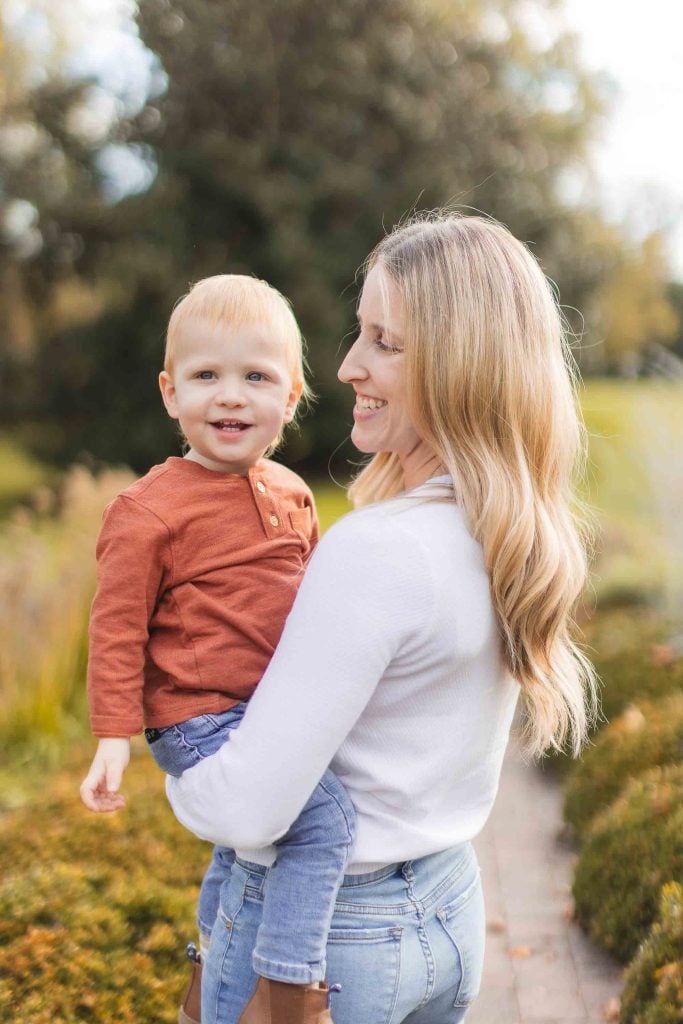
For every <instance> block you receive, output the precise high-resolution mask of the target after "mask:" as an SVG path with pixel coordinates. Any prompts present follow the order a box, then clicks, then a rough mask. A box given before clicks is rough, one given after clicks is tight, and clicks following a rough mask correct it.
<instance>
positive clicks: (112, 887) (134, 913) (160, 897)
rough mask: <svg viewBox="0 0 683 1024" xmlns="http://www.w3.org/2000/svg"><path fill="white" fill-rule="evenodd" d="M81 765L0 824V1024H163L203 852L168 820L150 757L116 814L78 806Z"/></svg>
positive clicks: (172, 1013) (167, 1022) (171, 1017)
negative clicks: (38, 799) (3, 1022)
mask: <svg viewBox="0 0 683 1024" xmlns="http://www.w3.org/2000/svg"><path fill="white" fill-rule="evenodd" d="M85 767H86V765H85V764H84V765H83V767H82V768H79V769H78V770H76V771H71V772H64V773H63V774H61V775H60V776H59V777H58V778H56V779H55V781H54V782H52V783H48V785H47V786H46V789H47V794H46V796H45V797H43V799H42V800H41V802H40V804H38V803H36V804H35V805H34V806H33V807H30V808H29V807H27V808H24V809H23V810H20V811H15V812H12V813H11V814H7V815H6V816H5V817H4V819H2V821H0V877H1V878H2V881H1V882H0V978H1V979H2V981H0V1020H7V1021H9V1020H11V1021H13V1022H16V1024H76V1022H79V1024H82V1022H88V1021H92V1022H98V1024H101V1022H112V1024H113V1022H116V1024H140V1022H142V1021H152V1020H153V1021H154V1022H155V1024H157V1022H158V1024H173V1022H175V1020H176V1019H177V1006H178V1000H179V994H180V993H181V991H182V989H183V986H184V984H185V982H186V978H187V964H186V961H185V959H184V955H183V953H184V946H185V943H186V942H187V941H188V940H189V939H192V938H193V937H194V918H195V901H196V896H197V886H198V884H199V881H200V879H201V875H202V872H203V869H204V867H205V866H206V863H207V861H208V856H209V848H208V846H207V845H206V844H203V843H200V842H199V840H197V839H195V837H194V836H191V835H190V834H189V833H188V832H186V831H185V830H184V829H183V828H182V827H181V826H180V825H179V824H178V823H177V822H176V821H175V819H174V817H173V815H172V813H171V811H170V808H169V807H168V805H167V803H166V799H165V796H164V792H163V776H162V774H161V772H160V771H159V770H158V769H157V768H156V766H155V765H154V764H153V763H152V761H151V759H150V758H149V756H148V755H146V756H145V757H136V758H134V759H133V761H132V763H131V766H130V768H129V770H128V772H127V773H126V778H125V784H124V791H125V793H126V796H127V799H128V807H127V808H126V809H125V810H124V811H121V812H119V813H118V814H115V815H94V814H91V813H90V812H88V811H87V810H86V809H85V808H84V807H83V806H82V805H81V804H80V800H79V798H78V783H79V781H80V778H81V777H82V775H83V774H84V771H85Z"/></svg>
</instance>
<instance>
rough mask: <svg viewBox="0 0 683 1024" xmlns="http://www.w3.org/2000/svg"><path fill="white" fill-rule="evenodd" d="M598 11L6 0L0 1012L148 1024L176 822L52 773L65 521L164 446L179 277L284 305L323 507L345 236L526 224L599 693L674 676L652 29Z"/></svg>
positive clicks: (681, 267) (679, 238)
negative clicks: (624, 682)
mask: <svg viewBox="0 0 683 1024" xmlns="http://www.w3.org/2000/svg"><path fill="white" fill-rule="evenodd" d="M622 7H623V5H619V4H617V3H616V2H614V0H603V2H600V3H595V2H593V3H588V2H587V0H564V2H562V0H334V2H330V0H325V2H323V0H268V2H266V0H137V2H136V3H135V2H133V0H68V2H67V0H3V2H2V6H1V7H0V461H1V468H2V476H1V480H0V612H1V618H0V759H1V760H0V861H2V862H3V863H4V864H5V865H6V866H8V869H9V866H11V870H10V871H9V874H8V876H7V877H8V881H7V882H6V883H5V884H4V885H3V887H2V889H0V907H1V908H2V911H3V913H2V914H0V917H2V918H3V921H4V922H5V923H3V925H2V926H1V928H0V933H1V934H0V940H2V945H3V948H4V949H5V950H6V951H7V952H6V953H3V954H0V956H2V957H3V958H4V963H3V966H4V967H5V968H6V969H7V971H8V972H9V973H8V975H7V976H8V977H9V978H10V981H8V982H2V983H0V1017H1V1019H3V1020H13V1021H22V1020H26V1021H31V1022H34V1024H42V1022H43V1021H46V1022H47V1021H48V1020H49V1021H51V1022H53V1024H59V1022H60V1021H72V1020H74V1021H75V1020H106V1019H111V1020H114V1019H116V1020H121V1021H127V1020H131V1021H132V1020H139V1019H152V1017H150V1016H149V1014H148V1013H147V1015H146V1016H143V1017H140V1016H139V1014H140V1012H141V1009H140V1008H141V1007H148V1006H149V1005H150V1000H152V1001H153V1003H154V1005H155V1006H157V1010H155V1015H154V1016H153V1019H154V1020H159V1021H163V1020H169V1021H170V1020H173V1019H174V1016H173V1013H174V1011H173V1006H174V1001H175V995H174V994H173V992H171V994H170V995H169V994H168V990H167V988H165V987H164V986H163V985H162V984H161V982H160V981H159V980H158V979H159V978H166V979H168V978H173V979H175V978H176V976H177V972H178V970H179V967H178V958H177V947H178V939H177V932H178V930H179V929H183V928H185V927H186V925H187V923H188V922H189V921H190V920H191V917H192V910H191V905H192V900H193V898H194V886H195V885H196V882H197V878H198V877H199V875H198V872H199V871H200V869H201V866H202V864H201V857H200V856H199V854H198V853H197V846H196V844H195V841H194V839H192V838H191V837H189V836H185V835H184V833H181V830H180V829H179V828H178V827H177V826H176V825H175V823H174V822H173V821H172V819H171V818H170V816H169V813H168V811H167V809H166V808H165V806H164V804H163V800H162V798H161V789H160V786H161V780H160V779H158V778H157V776H156V774H154V773H153V771H152V770H151V769H150V768H149V765H148V763H147V761H146V760H145V759H144V758H139V759H137V760H136V763H135V764H134V766H133V769H132V774H131V782H130V787H131V789H130V792H131V794H132V800H131V804H132V806H131V809H130V812H126V816H118V817H117V818H114V819H107V821H106V822H104V823H103V821H102V820H101V819H99V820H98V821H96V822H94V821H92V820H91V819H88V818H87V817H86V814H85V812H84V811H82V809H79V808H78V806H77V805H76V800H75V794H76V791H77V784H78V780H79V778H80V774H81V773H82V770H83V767H84V765H85V762H86V760H87V756H88V752H89V750H90V745H89V741H88V738H87V735H88V733H87V724H86V711H85V701H84V685H83V681H84V672H85V664H86V659H87V616H88V608H89V603H90V600H91V598H92V592H93V586H94V558H93V552H94V542H95V536H96V533H97V529H98V525H99V521H100V516H101V512H102V509H103V507H104V505H105V503H106V502H107V501H108V500H110V499H111V497H112V496H113V495H114V494H115V493H116V492H117V491H118V490H119V489H121V488H122V487H124V486H126V484H127V483H128V482H130V481H131V480H132V479H133V478H134V476H135V475H136V474H140V473H142V472H144V471H146V469H147V468H148V467H149V466H150V465H151V464H153V463H156V462H160V461H162V460H163V459H164V458H166V457H167V456H168V455H170V454H176V453H178V451H179V445H178V437H177V434H176V432H175V427H174V425H173V424H172V423H171V422H170V421H169V420H168V419H167V417H166V416H165V414H164V412H163V409H162V406H161V402H160V399H159V396H158V390H157V374H158V371H159V369H160V364H161V359H162V352H163V339H164V331H165V326H166V322H167V319H168V316H169V313H170V310H171V308H172V306H173V304H174V302H175V301H176V299H177V298H178V297H179V296H180V295H181V294H183V293H184V292H185V291H186V290H187V288H188V286H189V284H190V283H191V282H193V281H195V280H197V279H198V278H200V277H203V276H206V275H209V274H215V273H223V272H240V273H248V274H256V275H258V276H260V277H264V278H266V279H267V280H268V281H270V282H271V283H273V284H274V285H275V286H276V287H277V288H279V289H280V290H281V291H282V292H283V293H284V294H285V295H287V296H288V297H289V298H290V300H291V301H292V304H293V307H294V310H295V312H296V315H297V317H298V319H299V322H300V324H301V326H302V329H303V332H304V335H305V337H306V340H307V346H308V360H309V363H310V367H311V371H312V377H313V382H314V388H315V390H316V392H317V395H318V402H317V405H316V406H315V408H314V410H313V411H312V412H311V413H310V414H309V415H308V416H307V417H306V418H305V419H304V420H303V421H302V423H301V425H300V427H299V429H298V430H296V431H293V432H292V433H291V435H290V437H289V440H288V442H287V444H286V446H285V447H284V448H283V449H282V450H281V452H280V453H279V455H278V457H279V458H281V459H282V460H283V461H286V462H287V463H288V464H289V465H291V466H293V467H294V468H296V469H297V470H298V471H299V472H301V473H302V474H304V475H305V476H306V477H307V478H308V479H310V480H311V481H312V482H313V483H314V485H315V490H316V494H317V497H318V500H319V504H320V509H321V514H322V519H323V522H324V523H325V524H327V523H329V522H330V521H331V520H332V519H333V518H334V517H335V516H337V515H339V514H340V513H341V512H342V511H344V510H345V508H346V505H345V498H344V491H343V484H344V483H345V482H346V481H347V480H348V478H349V475H350V473H351V472H352V471H353V468H354V464H355V463H356V461H357V455H356V454H354V452H353V449H352V448H351V446H350V444H349V442H348V434H349V430H350V425H351V415H350V404H351V403H350V400H349V396H348V395H347V394H346V393H345V391H344V389H343V388H342V387H341V386H340V385H339V384H338V383H337V381H336V368H337V365H338V363H339V360H340V358H341V353H342V352H343V350H344V345H345V343H346V340H347V339H348V338H349V337H350V336H352V332H353V329H354V323H355V318H354V310H355V304H356V300H357V296H358V281H359V278H358V275H357V271H358V268H359V267H360V266H361V265H362V262H363V259H364V258H365V256H366V255H367V254H368V252H369V250H370V249H371V248H372V246H373V245H374V244H375V243H376V241H377V240H378V239H379V238H380V237H381V235H382V233H383V232H384V230H385V229H387V228H390V227H391V226H392V225H393V224H395V223H396V222H398V221H399V220H400V219H401V218H402V217H404V216H405V215H406V214H407V213H409V212H410V211H411V210H414V209H425V208H432V207H435V206H438V205H442V204H452V205H455V206H459V207H461V208H463V209H466V210H470V211H473V212H474V211H482V212H484V213H486V214H489V215H492V216H494V217H496V218H498V219H499V220H501V221H503V222H504V223H505V224H507V225H508V226H509V227H510V228H511V229H512V231H513V232H514V233H515V234H516V235H518V236H519V237H520V238H522V239H524V240H525V241H527V242H528V243H529V245H530V246H531V248H532V250H533V251H534V253H535V254H536V255H537V257H538V259H539V260H540V262H541V264H542V266H543V268H544V270H545V271H546V273H547V274H548V275H549V276H550V277H551V278H552V279H553V281H554V282H555V283H556V286H557V289H558V294H559V297H560V301H561V303H562V306H563V309H564V312H565V316H566V318H567V321H568V324H569V326H570V329H571V332H572V346H573V351H574V355H575V358H576V361H577V363H578V364H579V367H580V370H581V374H582V377H583V381H584V383H583V386H582V390H581V401H582V404H583V408H584V414H585V417H586V421H587V424H588V427H589V431H590V460H589V466H588V473H587V476H586V479H585V480H584V481H583V482H582V485H581V486H582V496H583V497H584V498H586V499H587V500H588V501H589V502H590V503H591V504H592V506H593V508H594V509H595V515H596V525H597V542H596V550H595V554H594V563H593V568H594V572H593V577H592V582H591V586H590V588H589V591H588V592H587V594H586V597H585V602H584V607H583V609H582V612H581V624H582V626H583V628H584V632H585V639H586V643H587V645H588V648H589V651H590V653H591V654H592V656H593V657H594V658H595V660H596V662H597V663H598V668H599V670H600V671H601V674H602V676H603V681H604V683H605V687H606V694H608V693H609V694H611V696H610V700H609V701H608V702H607V703H608V704H609V707H610V712H611V713H613V714H614V715H618V713H619V712H620V711H623V710H624V707H625V705H626V703H628V701H630V700H632V699H634V700H635V699H636V698H637V696H638V694H640V693H646V694H647V696H648V698H651V697H652V696H653V695H654V696H656V695H657V694H658V693H660V690H661V692H664V691H666V692H667V693H669V692H670V691H671V690H672V689H674V690H675V689H676V688H677V687H680V683H681V681H683V673H682V670H681V665H682V662H681V657H682V656H683V641H682V640H681V631H682V630H683V624H682V623H681V618H682V615H681V613H682V610H683V584H682V582H681V581H682V579H683V444H682V443H681V440H682V438H683V283H682V281H683V232H682V231H681V218H680V213H681V206H682V205H683V188H682V187H681V186H680V181H679V179H678V174H679V173H680V158H681V157H683V153H681V152H680V146H681V143H680V131H679V130H678V129H677V128H676V111H678V113H680V101H681V97H682V96H683V85H682V83H681V80H680V75H681V71H680V68H681V66H683V65H682V62H683V54H682V53H681V49H680V47H681V44H680V39H681V28H682V27H683V26H682V25H681V14H680V13H679V12H678V11H677V8H676V5H672V4H670V3H667V2H666V0H652V2H651V3H650V4H648V5H647V9H646V10H645V11H643V10H641V11H640V12H637V11H634V12H633V13H632V14H631V13H629V12H628V11H625V10H623V9H622ZM677 147H678V148H677ZM677 157H678V162H676V159H677ZM672 168H673V171H672ZM625 674H626V675H628V678H629V680H631V682H630V683H629V687H630V689H629V688H627V699H622V700H621V701H620V700H619V699H618V698H617V696H615V695H617V693H618V691H619V686H620V680H621V679H623V678H624V675H625ZM610 680H611V681H612V682H611V686H612V689H611V690H610ZM632 721H633V719H632ZM681 742H682V743H683V740H682V741H681ZM681 749H682V748H681V746H680V745H679V747H678V748H676V747H675V745H674V750H678V753H677V754H672V755H670V756H671V757H674V760H675V758H676V757H677V758H678V761H679V762H680V756H681V755H680V750H681ZM112 844H113V845H112ZM183 844H184V845H183ZM29 848H30V849H31V850H32V851H33V854H32V855H29V856H28V857H27V856H26V851H27V849H29ZM113 849H114V850H115V851H117V852H116V853H115V854H114V853H112V850H113ZM105 850H106V855H105ZM180 854H182V857H181V860H182V863H179V861H178V858H179V856H180ZM183 858H184V859H183ZM24 861H26V863H23V862H24ZM18 864H19V865H21V866H20V867H17V865H18ZM48 865H49V866H48ZM667 870H668V871H669V874H672V872H673V871H674V869H673V867H671V866H669V868H667ZM676 870H678V869H676ZM664 874H665V875H666V870H665V872H664ZM664 880H665V881H666V878H665V879H664ZM103 894H106V900H105V897H104V895H103ZM105 902H106V904H107V905H106V907H104V906H103V904H104V903H105ZM131 949H135V951H136V952H135V954H134V956H132V955H131V953H130V951H131ZM112 950H114V952H112ZM136 957H137V959H135V958H136ZM112 958H113V959H112ZM112 965H113V967H112ZM114 968H115V970H114ZM117 972H118V974H117ZM682 976H683V975H682ZM112 978H114V980H112ZM155 986H156V987H155ZM81 989H82V990H83V991H81ZM86 989H87V991H88V992H90V993H91V995H87V992H86ZM681 990H682V991H683V982H682V989H681ZM93 991H94V994H92V993H93ZM48 992H49V993H50V994H49V995H48V994H47V993H48ZM76 993H78V995H77V994H76ZM682 998H683V997H682ZM2 1012H4V1013H5V1014H6V1016H4V1017H2ZM145 1012H147V1011H146V1010H145ZM653 1019H654V1018H653ZM659 1019H660V1018H657V1020H658V1021H659ZM672 1019H673V1018H672ZM676 1019H678V1018H676ZM624 1020H626V1018H624ZM662 1020H664V1018H662Z"/></svg>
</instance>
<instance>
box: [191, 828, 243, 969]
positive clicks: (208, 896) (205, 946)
mask: <svg viewBox="0 0 683 1024" xmlns="http://www.w3.org/2000/svg"><path fill="white" fill-rule="evenodd" d="M234 859H235V851H234V850H229V849H228V848H227V846H214V848H213V854H212V856H211V863H210V864H209V866H208V868H207V870H206V873H205V875H204V878H203V879H202V884H201V888H200V890H199V899H198V901H197V928H198V930H199V947H200V948H199V952H200V953H201V957H202V960H205V959H206V955H207V953H208V951H209V939H210V938H211V929H212V928H213V925H214V921H215V920H216V918H217V917H218V906H219V902H220V892H221V886H222V885H223V882H226V881H227V880H228V879H229V878H230V869H231V867H232V864H233V861H234Z"/></svg>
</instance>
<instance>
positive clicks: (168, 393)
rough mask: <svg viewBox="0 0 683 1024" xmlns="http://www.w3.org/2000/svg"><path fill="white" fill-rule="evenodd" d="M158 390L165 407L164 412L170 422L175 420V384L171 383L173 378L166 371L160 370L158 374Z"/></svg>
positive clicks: (176, 407) (176, 404)
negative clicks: (169, 418)
mask: <svg viewBox="0 0 683 1024" xmlns="http://www.w3.org/2000/svg"><path fill="white" fill-rule="evenodd" d="M159 388H160V390H161V397H162V398H163V400H164V405H165V406H166V412H167V413H168V415H169V416H170V417H171V419H172V420H177V419H178V403H177V401H176V394H175V384H174V383H173V377H171V374H170V373H168V371H166V370H162V371H161V373H160V374H159Z"/></svg>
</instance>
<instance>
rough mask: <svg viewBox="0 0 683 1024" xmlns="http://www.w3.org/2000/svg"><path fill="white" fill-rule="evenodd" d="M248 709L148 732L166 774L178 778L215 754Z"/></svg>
mask: <svg viewBox="0 0 683 1024" xmlns="http://www.w3.org/2000/svg"><path fill="white" fill-rule="evenodd" d="M246 709H247V704H246V701H244V702H242V703H241V704H236V705H235V707H234V708H230V709H229V710H228V711H219V712H218V713H217V714H214V715H197V717H196V718H188V719H187V721H186V722H180V723H179V724H178V725H168V726H166V727H165V728H163V729H145V739H146V740H147V743H148V744H149V749H150V751H151V754H152V757H153V758H154V760H155V761H156V763H157V764H158V765H159V767H160V768H161V770H162V771H164V772H166V774H167V775H175V776H176V778H177V777H178V776H180V775H182V774H183V772H184V771H187V769H188V768H193V767H194V765H196V764H198V763H199V762H200V761H201V760H203V758H205V757H210V756H211V754H215V753H216V751H217V750H218V749H219V748H220V747H222V746H223V744H224V743H225V741H226V739H227V738H228V736H229V735H230V733H231V732H232V730H233V729H236V728H237V726H238V725H239V724H240V722H241V721H242V717H243V715H244V712H245V711H246Z"/></svg>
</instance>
